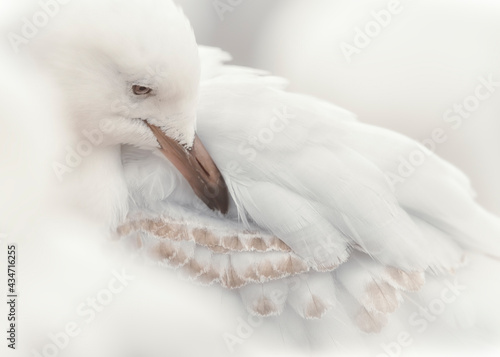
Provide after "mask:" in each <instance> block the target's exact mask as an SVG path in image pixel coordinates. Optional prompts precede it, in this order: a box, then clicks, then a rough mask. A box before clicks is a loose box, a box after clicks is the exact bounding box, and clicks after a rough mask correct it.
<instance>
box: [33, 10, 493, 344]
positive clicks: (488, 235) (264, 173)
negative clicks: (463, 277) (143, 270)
mask: <svg viewBox="0 0 500 357" xmlns="http://www.w3.org/2000/svg"><path fill="white" fill-rule="evenodd" d="M62 10H64V11H61V13H60V15H59V16H58V17H57V18H54V19H53V23H51V26H49V27H47V28H46V29H45V30H44V32H43V33H41V34H40V35H39V36H38V37H37V38H36V39H34V40H33V41H32V42H33V43H32V44H30V45H29V47H30V48H29V49H28V51H27V53H28V54H29V56H31V57H32V58H34V59H35V60H36V61H37V63H38V64H39V66H40V68H41V69H43V70H44V71H46V73H48V74H49V75H50V76H52V77H53V79H54V81H55V82H56V83H57V85H58V86H59V88H60V91H61V95H62V97H63V100H62V110H63V111H64V113H65V114H66V117H67V119H68V121H69V122H70V123H71V125H72V127H73V128H74V135H75V138H74V141H73V142H74V146H73V147H72V146H71V145H70V146H69V148H74V150H73V151H71V152H70V151H68V152H67V153H66V156H64V155H63V156H62V157H63V158H64V157H65V160H66V161H64V159H63V161H61V162H58V163H55V164H54V170H55V173H56V175H57V176H58V177H59V178H61V179H62V180H63V183H65V184H66V185H67V186H68V187H69V188H68V190H69V192H70V193H71V194H73V195H74V196H75V202H76V203H77V204H79V205H82V206H83V207H85V208H87V209H88V211H89V213H90V214H91V215H94V216H95V217H97V218H98V219H100V221H101V222H102V224H103V225H105V226H106V227H107V228H109V230H110V232H113V233H115V232H116V235H117V236H118V237H119V238H120V241H121V242H124V243H126V245H127V246H128V247H130V248H131V249H132V250H133V251H134V252H136V254H138V255H140V256H142V257H143V258H145V259H146V261H148V262H150V263H153V264H156V265H160V266H164V267H166V268H168V269H176V270H178V271H179V272H180V273H181V275H182V276H183V277H184V278H187V279H189V280H192V281H194V282H196V283H200V284H202V285H220V286H221V287H222V288H224V289H228V290H231V291H232V292H233V293H235V294H236V293H237V294H239V295H240V296H241V301H242V304H243V305H244V307H245V308H246V311H248V313H249V314H251V315H252V316H262V317H270V320H271V321H288V322H290V326H286V328H285V327H284V326H283V325H287V324H288V322H286V323H285V322H281V323H280V322H279V324H280V326H281V328H283V329H284V330H287V329H289V330H290V331H288V332H289V333H290V335H291V336H294V337H293V338H295V339H298V340H302V339H304V340H308V341H309V342H311V341H314V342H311V343H312V344H314V343H316V340H317V339H320V338H319V337H318V338H317V336H316V333H317V334H318V336H319V335H320V334H321V333H322V332H325V333H326V334H327V335H328V336H327V339H330V340H331V341H333V343H334V344H337V343H338V344H339V345H343V344H344V343H345V341H344V340H343V338H344V337H345V336H344V335H349V336H350V337H349V339H351V336H352V335H356V337H355V340H356V341H363V339H365V338H366V339H367V340H368V339H370V340H372V339H373V336H371V335H368V334H370V333H373V334H380V333H384V331H390V329H391V324H392V326H396V327H393V328H395V329H396V330H397V329H398V328H401V326H402V325H404V321H403V322H395V320H394V319H392V318H391V316H392V314H393V313H395V314H394V316H397V314H396V312H401V311H403V310H405V308H406V309H407V310H406V311H410V312H411V309H412V308H413V309H416V308H420V307H422V306H423V304H424V303H423V301H424V300H422V299H423V298H422V296H426V294H430V295H432V294H433V293H432V292H430V293H426V292H429V291H436V290H435V289H436V284H437V285H438V286H437V289H438V290H437V291H438V293H437V294H438V297H439V296H441V295H439V294H440V293H441V291H440V290H439V284H438V283H437V282H439V281H445V280H447V279H451V280H453V274H454V273H455V272H457V273H458V272H460V271H461V270H467V269H468V267H467V265H466V263H467V259H468V256H469V255H472V256H473V257H475V259H476V258H477V257H479V259H481V260H485V261H488V262H489V263H491V264H497V262H495V259H498V257H500V242H499V240H500V219H499V218H498V217H496V216H494V215H492V214H490V213H488V212H487V211H485V210H484V209H483V208H481V207H480V206H479V205H478V204H477V203H476V202H475V201H474V194H473V190H472V188H471V185H470V182H469V180H468V179H467V177H465V175H464V174H463V173H461V172H460V171H459V170H458V169H456V168H455V167H453V166H452V165H451V164H449V163H447V162H446V161H444V160H442V159H440V158H439V157H438V156H436V155H435V154H434V153H432V152H431V151H429V150H428V149H427V148H425V147H423V146H422V145H420V144H419V143H417V142H415V141H413V140H411V139H409V138H406V137H404V136H403V135H400V134H397V133H394V132H392V131H389V130H386V129H382V128H378V127H374V126H369V125H366V124H363V123H361V122H359V121H357V119H356V117H355V115H353V114H351V113H350V112H348V111H346V110H344V109H342V108H339V107H337V106H335V105H333V104H330V103H327V102H323V101H320V100H318V99H315V98H312V97H309V96H306V95H300V94H294V93H289V92H286V91H285V86H286V81H285V80H283V79H281V78H276V77H273V76H271V75H268V74H267V73H265V72H262V71H259V70H255V69H250V68H243V67H237V66H232V65H228V64H226V62H228V61H229V60H230V56H229V55H228V54H226V53H224V52H223V51H221V50H219V49H215V48H208V47H202V46H198V45H197V43H196V40H195V36H194V34H193V30H192V28H191V26H190V24H189V22H188V20H187V19H186V18H185V17H184V15H183V13H182V11H181V10H180V9H179V8H177V7H176V5H174V4H173V2H171V1H167V0H162V1H160V0H145V1H134V0H127V1H119V2H117V1H111V0H109V1H108V0H106V1H99V2H97V1H74V2H72V3H71V4H68V5H67V6H66V7H65V8H64V9H62ZM84 146H87V147H88V146H90V149H88V150H86V151H87V152H88V151H90V152H91V153H89V154H88V155H86V156H85V157H82V158H80V159H81V160H78V162H74V161H75V160H74V156H75V152H78V150H80V149H81V148H82V147H84ZM79 148H80V149H79ZM81 156H84V155H81ZM401 156H403V157H407V158H408V163H409V165H414V166H415V167H414V170H412V174H411V175H404V177H403V176H401V174H400V169H401V168H400V167H399V166H400V165H401V163H400V161H399V160H398V158H399V157H401ZM415 162H417V163H415ZM398 173H399V174H398ZM428 280H430V281H431V282H430V283H427V281H428ZM433 286H434V288H433ZM432 289H434V290H432ZM441 289H442V286H441ZM172 293H173V294H174V293H175V292H172ZM405 306H406V307H405ZM457 310H460V309H457ZM460 313H461V311H457V314H458V315H460ZM452 315H453V316H456V315H454V313H452ZM280 318H282V319H283V320H279V319H280ZM316 320H318V321H316ZM452 320H453V318H452ZM459 320H460V318H459ZM291 321H293V323H292V322H291ZM460 321H462V320H460ZM460 321H459V322H457V321H454V322H455V323H454V325H455V326H456V325H459V326H460V325H464V324H463V323H461V322H460ZM316 322H317V324H318V325H317V326H316V328H311V329H310V330H308V326H312V325H309V324H315V323H316ZM462 322H463V321H462ZM490 322H491V321H490ZM492 323H493V324H494V321H493V322H492ZM299 325H300V326H306V327H305V328H303V329H302V330H301V329H300V328H299V327H297V326H299ZM327 325H328V326H327ZM318 326H319V327H318ZM450 328H451V327H450ZM330 331H335V332H330ZM297 336H299V337H297ZM343 336H344V337H343ZM375 336H377V335H375ZM378 336H380V335H378ZM386 336H387V335H386ZM389 336H390V337H389V338H394V337H393V336H392V335H389ZM396 336H397V334H396ZM346 338H347V337H346ZM352 338H354V337H352ZM229 341H230V342H229V343H230V344H231V343H233V344H234V339H233V340H229ZM383 342H385V340H383ZM337 347H338V345H337Z"/></svg>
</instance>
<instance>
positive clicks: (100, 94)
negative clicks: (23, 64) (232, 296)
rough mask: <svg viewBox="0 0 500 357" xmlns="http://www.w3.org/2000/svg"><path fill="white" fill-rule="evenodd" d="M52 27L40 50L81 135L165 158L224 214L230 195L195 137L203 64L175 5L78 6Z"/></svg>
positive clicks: (166, 0)
mask: <svg viewBox="0 0 500 357" xmlns="http://www.w3.org/2000/svg"><path fill="white" fill-rule="evenodd" d="M53 20H54V23H51V24H50V26H48V27H47V28H46V29H45V31H44V33H43V35H42V36H41V38H40V39H39V40H38V41H37V43H36V45H35V46H34V49H35V51H36V52H37V53H39V54H40V55H41V57H42V58H43V59H44V61H43V63H45V64H46V65H47V66H48V68H49V69H50V70H51V73H52V74H53V76H54V77H55V78H56V80H57V81H58V83H59V85H60V87H61V89H62V93H63V96H64V99H65V110H66V112H67V114H68V118H70V120H71V123H72V125H73V127H74V128H75V129H76V131H77V133H80V134H82V135H83V136H85V135H99V136H101V137H102V138H103V140H102V146H103V147H110V146H112V147H113V146H119V145H132V146H135V147H139V148H141V149H145V150H152V151H160V152H161V153H162V154H163V155H165V156H166V157H167V159H169V160H170V161H171V162H172V164H173V165H174V166H175V167H176V168H177V169H178V170H179V171H180V172H181V174H182V175H183V176H184V177H185V178H186V179H187V181H188V182H189V184H190V185H191V187H192V188H193V190H194V192H195V193H196V194H197V195H198V196H199V197H200V198H201V199H202V200H203V201H204V202H205V203H206V204H207V205H208V206H209V207H210V208H212V209H214V210H218V211H221V212H223V213H225V212H226V211H227V206H228V194H227V188H226V186H225V183H224V180H223V178H222V175H221V174H220V172H219V170H218V168H217V167H216V165H215V163H214V162H213V160H212V158H211V157H210V155H209V154H208V153H207V151H206V150H205V148H204V146H203V144H202V143H201V141H200V140H199V138H198V137H197V135H196V112H197V101H198V88H199V81H200V60H199V55H198V46H197V43H196V39H195V36H194V33H193V30H192V28H191V25H190V24H189V21H188V20H187V19H186V17H185V16H184V14H183V13H182V11H181V10H180V9H179V8H178V7H177V6H176V5H175V4H174V3H173V2H171V1H170V0H140V1H139V0H120V1H116V0H99V1H97V0H75V1H73V2H71V3H69V4H68V5H66V7H65V8H62V9H61V12H60V14H59V15H58V17H57V18H54V19H53Z"/></svg>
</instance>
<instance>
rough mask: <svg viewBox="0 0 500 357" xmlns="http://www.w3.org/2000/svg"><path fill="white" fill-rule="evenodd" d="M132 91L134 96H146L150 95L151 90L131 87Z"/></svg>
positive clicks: (142, 87) (136, 86) (135, 86)
mask: <svg viewBox="0 0 500 357" xmlns="http://www.w3.org/2000/svg"><path fill="white" fill-rule="evenodd" d="M132 91H133V92H134V94H135V95H146V94H149V93H151V92H152V91H153V90H152V89H151V88H148V87H144V86H138V85H134V86H132Z"/></svg>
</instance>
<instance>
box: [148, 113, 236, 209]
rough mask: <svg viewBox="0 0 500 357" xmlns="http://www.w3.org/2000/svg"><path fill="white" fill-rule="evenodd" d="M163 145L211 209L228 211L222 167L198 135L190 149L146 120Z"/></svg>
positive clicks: (173, 162) (166, 153) (161, 145)
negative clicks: (218, 165)
mask: <svg viewBox="0 0 500 357" xmlns="http://www.w3.org/2000/svg"><path fill="white" fill-rule="evenodd" d="M146 124H147V125H148V126H149V128H150V129H151V131H152V132H153V134H154V135H155V136H156V139H157V140H158V143H159V144H160V147H161V148H160V151H161V152H162V153H163V155H165V157H166V158H167V159H168V160H169V161H170V162H171V163H172V164H173V165H174V166H175V167H176V168H177V170H179V172H180V173H181V174H182V176H184V178H185V179H186V180H187V181H188V183H189V185H190V186H191V188H192V189H193V191H194V193H195V194H196V195H197V196H198V197H199V198H200V199H201V200H202V201H203V202H204V203H205V204H206V205H207V206H208V207H209V208H210V209H211V210H214V211H220V212H221V213H224V214H225V213H227V210H228V206H229V194H228V190H227V186H226V183H225V182H224V178H223V177H222V175H221V173H220V171H219V169H218V168H217V166H216V165H215V163H214V162H213V160H212V158H211V157H210V155H209V154H208V152H207V150H206V149H205V147H204V146H203V144H202V143H201V140H200V139H199V138H198V135H195V137H194V143H193V146H192V147H191V149H186V148H185V147H184V146H183V145H181V144H180V143H178V142H177V141H175V140H174V139H171V138H169V137H168V136H167V135H165V133H163V131H162V130H161V129H160V128H158V127H157V126H155V125H151V124H149V123H147V122H146Z"/></svg>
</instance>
